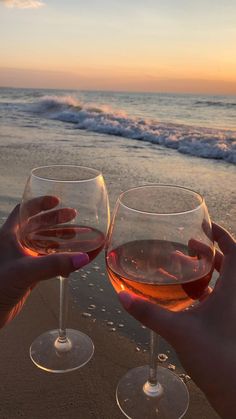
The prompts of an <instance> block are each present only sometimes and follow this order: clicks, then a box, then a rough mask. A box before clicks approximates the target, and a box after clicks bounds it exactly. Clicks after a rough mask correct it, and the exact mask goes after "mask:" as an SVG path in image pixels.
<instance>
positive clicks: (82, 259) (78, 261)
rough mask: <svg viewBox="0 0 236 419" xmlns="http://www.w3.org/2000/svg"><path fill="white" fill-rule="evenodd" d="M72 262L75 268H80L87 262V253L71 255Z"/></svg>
mask: <svg viewBox="0 0 236 419" xmlns="http://www.w3.org/2000/svg"><path fill="white" fill-rule="evenodd" d="M72 263H73V266H74V268H75V269H79V268H82V266H84V265H87V263H89V257H88V255H87V253H78V254H77V255H74V256H72Z"/></svg>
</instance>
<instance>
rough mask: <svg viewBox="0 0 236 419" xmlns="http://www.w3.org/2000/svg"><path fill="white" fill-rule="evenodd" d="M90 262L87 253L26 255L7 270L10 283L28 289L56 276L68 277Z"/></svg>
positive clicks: (6, 274)
mask: <svg viewBox="0 0 236 419" xmlns="http://www.w3.org/2000/svg"><path fill="white" fill-rule="evenodd" d="M87 263H89V257H88V255H87V253H70V254H69V253H60V254H59V253H54V254H51V255H48V256H41V257H40V256H38V257H32V256H29V257H26V258H22V259H20V260H18V261H17V262H16V263H15V264H14V266H13V267H10V268H9V269H7V270H6V273H5V277H7V281H8V285H10V284H9V282H11V285H12V286H14V287H16V288H18V289H20V288H21V289H22V288H25V289H27V288H28V287H31V286H33V285H34V284H35V283H37V282H39V281H42V280H46V279H50V278H54V277H56V276H59V275H61V276H63V277H67V276H68V275H69V274H70V273H71V272H73V271H75V270H77V269H79V268H81V267H82V266H84V265H86V264H87Z"/></svg>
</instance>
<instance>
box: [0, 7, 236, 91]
mask: <svg viewBox="0 0 236 419" xmlns="http://www.w3.org/2000/svg"><path fill="white" fill-rule="evenodd" d="M0 86H14V87H46V88H50V87H51V88H72V89H73V88H76V89H92V90H95V89H96V90H125V91H155V92H199V93H216V94H217V93H219V94H236V0H197V1H190V0H145V1H144V0H86V1H84V0H63V1H62V0H43V1H40V0H38V1H37V0H0Z"/></svg>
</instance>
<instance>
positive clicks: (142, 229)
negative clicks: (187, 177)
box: [106, 184, 214, 419]
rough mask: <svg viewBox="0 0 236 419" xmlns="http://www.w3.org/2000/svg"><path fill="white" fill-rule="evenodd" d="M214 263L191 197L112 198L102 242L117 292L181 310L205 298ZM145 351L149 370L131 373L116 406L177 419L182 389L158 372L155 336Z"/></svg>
mask: <svg viewBox="0 0 236 419" xmlns="http://www.w3.org/2000/svg"><path fill="white" fill-rule="evenodd" d="M213 259H214V246H213V240H212V235H211V222H210V218H209V215H208V210H207V207H206V204H205V201H204V199H203V198H202V196H201V195H199V194H198V193H197V192H194V191H191V190H189V189H186V188H183V187H180V186H171V185H159V184H156V185H148V186H140V187H137V188H133V189H130V190H128V191H126V192H124V193H122V194H121V195H120V197H119V198H118V200H117V203H116V206H115V210H114V214H113V217H112V222H111V225H110V228H109V232H108V237H107V242H106V265H107V271H108V275H109V279H110V281H111V283H112V285H113V287H114V288H115V290H116V292H117V293H119V292H121V291H124V290H126V291H128V292H131V293H134V294H135V295H137V296H141V297H144V298H146V299H148V300H150V301H152V302H154V303H156V304H159V305H160V306H162V307H164V308H166V309H168V310H172V311H180V310H184V309H186V308H187V307H189V306H191V305H192V304H194V303H196V302H197V301H198V300H199V299H201V298H203V297H204V296H206V295H207V294H208V292H209V287H208V284H209V281H210V279H211V275H212V271H213ZM186 333H188V331H187V330H186ZM150 352H151V354H150V365H149V367H148V366H142V367H138V368H135V369H132V370H130V371H129V372H128V373H127V374H126V375H125V376H124V377H123V378H122V379H121V381H120V382H119V384H118V387H117V391H116V399H117V403H118V405H119V407H120V409H121V411H122V412H123V413H124V415H125V416H126V417H128V418H132V419H151V418H158V419H164V418H165V419H167V418H168V419H177V418H182V417H183V416H184V414H185V413H186V411H187V409H188V404H189V394H188V390H187V387H186V385H185V384H184V382H183V381H182V380H181V378H180V377H179V376H178V375H177V374H175V373H173V372H171V371H170V370H169V369H167V368H163V367H159V366H157V358H156V356H157V335H156V334H155V333H154V332H151V351H150Z"/></svg>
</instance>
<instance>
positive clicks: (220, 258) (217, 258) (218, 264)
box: [215, 249, 224, 272]
mask: <svg viewBox="0 0 236 419" xmlns="http://www.w3.org/2000/svg"><path fill="white" fill-rule="evenodd" d="M223 260H224V255H222V253H221V252H219V250H217V249H216V252H215V269H216V270H217V271H218V272H220V270H221V266H222V263H223Z"/></svg>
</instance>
